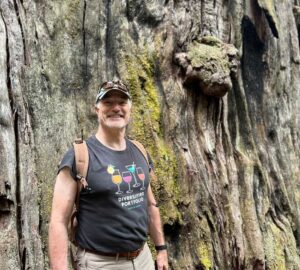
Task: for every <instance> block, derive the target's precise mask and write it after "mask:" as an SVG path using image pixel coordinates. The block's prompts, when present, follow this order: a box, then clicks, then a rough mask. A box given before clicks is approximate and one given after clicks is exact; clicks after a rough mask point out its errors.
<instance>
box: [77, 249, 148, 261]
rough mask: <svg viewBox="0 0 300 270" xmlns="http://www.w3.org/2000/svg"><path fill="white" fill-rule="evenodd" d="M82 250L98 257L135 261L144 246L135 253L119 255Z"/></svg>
mask: <svg viewBox="0 0 300 270" xmlns="http://www.w3.org/2000/svg"><path fill="white" fill-rule="evenodd" d="M81 249H82V250H84V251H85V252H88V253H93V254H97V255H101V256H108V257H114V258H126V259H127V260H133V259H135V258H136V257H138V256H139V255H140V253H141V252H142V250H143V249H144V246H142V247H141V248H139V249H137V250H134V251H129V252H117V253H113V252H102V251H98V250H91V249H88V248H81Z"/></svg>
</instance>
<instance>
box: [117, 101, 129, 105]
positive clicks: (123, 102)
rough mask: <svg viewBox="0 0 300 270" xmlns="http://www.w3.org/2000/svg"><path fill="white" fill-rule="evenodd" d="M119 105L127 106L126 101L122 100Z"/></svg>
mask: <svg viewBox="0 0 300 270" xmlns="http://www.w3.org/2000/svg"><path fill="white" fill-rule="evenodd" d="M119 104H120V105H121V106H125V105H126V104H127V101H125V100H122V101H120V102H119Z"/></svg>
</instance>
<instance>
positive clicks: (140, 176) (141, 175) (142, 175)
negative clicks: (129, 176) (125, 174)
mask: <svg viewBox="0 0 300 270" xmlns="http://www.w3.org/2000/svg"><path fill="white" fill-rule="evenodd" d="M136 172H137V175H138V177H139V179H140V180H141V181H142V182H143V186H142V187H141V190H144V189H145V182H144V180H145V174H144V171H143V169H142V168H141V167H137V168H136Z"/></svg>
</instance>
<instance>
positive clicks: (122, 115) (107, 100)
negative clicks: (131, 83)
mask: <svg viewBox="0 0 300 270" xmlns="http://www.w3.org/2000/svg"><path fill="white" fill-rule="evenodd" d="M130 110H131V102H130V101H129V99H128V97H127V96H126V95H124V94H122V93H121V92H120V91H109V92H108V93H107V94H106V95H105V96H104V98H103V99H101V100H100V101H99V102H98V103H97V104H96V112H97V115H98V121H99V124H100V125H101V126H102V127H103V128H110V129H124V128H125V127H126V126H127V124H128V122H129V119H130Z"/></svg>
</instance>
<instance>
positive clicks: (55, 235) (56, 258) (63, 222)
mask: <svg viewBox="0 0 300 270" xmlns="http://www.w3.org/2000/svg"><path fill="white" fill-rule="evenodd" d="M76 192H77V183H76V181H74V179H73V178H72V176H71V174H70V169H69V168H64V169H62V170H61V171H60V172H59V174H58V175H57V178H56V183H55V187H54V193H53V202H52V212H51V220H50V225H49V256H50V264H51V269H52V270H67V269H68V256H67V255H68V231H67V226H68V222H69V220H70V217H71V214H72V210H73V206H74V201H75V197H76Z"/></svg>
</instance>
